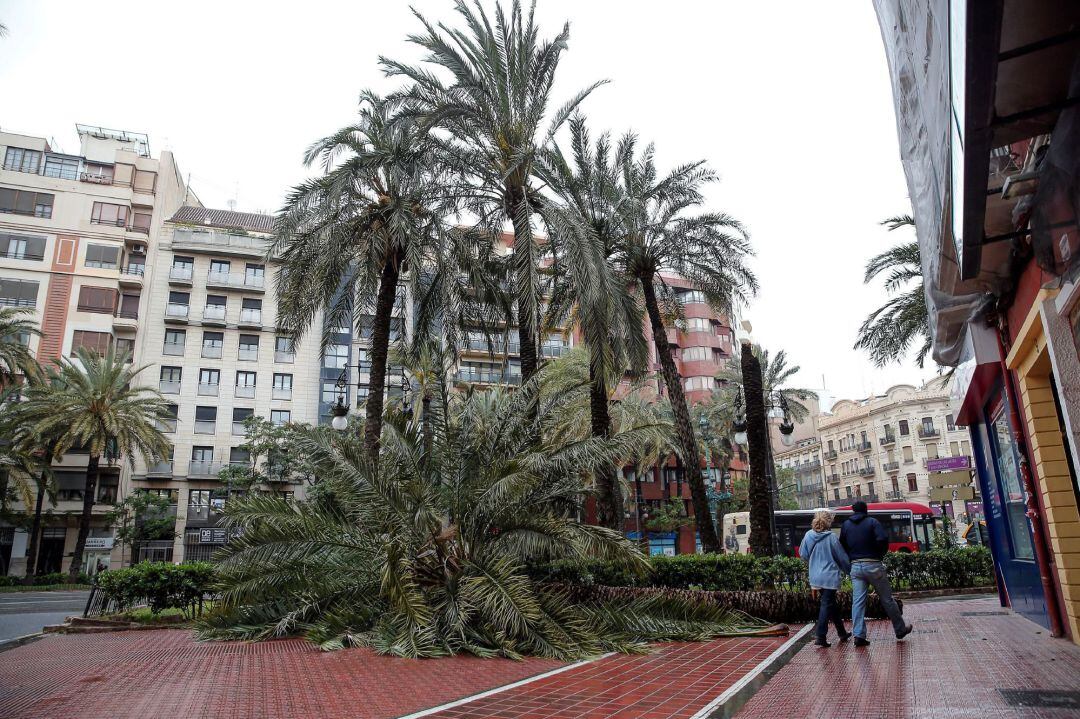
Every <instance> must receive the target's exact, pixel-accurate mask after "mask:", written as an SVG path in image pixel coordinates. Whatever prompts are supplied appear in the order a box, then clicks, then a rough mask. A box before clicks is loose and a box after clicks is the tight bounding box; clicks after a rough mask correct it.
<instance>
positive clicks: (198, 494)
mask: <svg viewBox="0 0 1080 719" xmlns="http://www.w3.org/2000/svg"><path fill="white" fill-rule="evenodd" d="M212 491H213V490H210V489H192V490H189V491H188V506H189V507H196V508H198V509H203V508H205V507H209V506H210V493H211V492H212ZM188 514H192V512H191V510H188Z"/></svg>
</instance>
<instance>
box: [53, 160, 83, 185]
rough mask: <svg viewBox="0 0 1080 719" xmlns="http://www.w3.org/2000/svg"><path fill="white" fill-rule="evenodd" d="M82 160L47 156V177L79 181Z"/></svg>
mask: <svg viewBox="0 0 1080 719" xmlns="http://www.w3.org/2000/svg"><path fill="white" fill-rule="evenodd" d="M80 162H81V160H80V158H78V157H72V156H71V155H46V156H45V173H44V174H45V177H58V178H60V179H61V180H77V179H79V164H80Z"/></svg>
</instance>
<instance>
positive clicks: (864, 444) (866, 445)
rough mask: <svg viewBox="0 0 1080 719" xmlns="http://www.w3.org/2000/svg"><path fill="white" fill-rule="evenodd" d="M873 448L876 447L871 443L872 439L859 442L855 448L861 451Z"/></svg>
mask: <svg viewBox="0 0 1080 719" xmlns="http://www.w3.org/2000/svg"><path fill="white" fill-rule="evenodd" d="M873 448H874V445H873V444H871V443H870V440H865V441H863V442H859V443H858V444H857V445H856V446H855V449H857V450H859V451H860V452H869V451H870V450H871V449H873Z"/></svg>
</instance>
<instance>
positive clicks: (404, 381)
mask: <svg viewBox="0 0 1080 719" xmlns="http://www.w3.org/2000/svg"><path fill="white" fill-rule="evenodd" d="M351 369H356V370H357V371H359V370H360V369H361V365H359V364H347V365H344V366H342V368H341V374H339V375H338V378H337V382H335V383H334V390H335V391H336V392H337V401H336V402H334V404H333V406H331V407H330V415H331V417H332V419H331V420H330V426H331V427H333V428H334V429H336V430H337V431H338V432H344V431H345V430H347V429H348V428H349V407H348V405H346V404H345V389H346V388H347V387H348V386H349V370H351ZM411 392H412V384H410V382H409V378H408V377H406V376H405V375H404V373H403V374H402V375H401V393H402V395H403V397H404V398H405V401H404V404H403V409H404V410H405V412H408V411H409V402H408V397H409V394H410V393H411Z"/></svg>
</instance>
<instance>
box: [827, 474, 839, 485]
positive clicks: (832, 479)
mask: <svg viewBox="0 0 1080 719" xmlns="http://www.w3.org/2000/svg"><path fill="white" fill-rule="evenodd" d="M825 480H826V481H827V482H829V484H838V483H839V482H840V475H839V474H827V475H825Z"/></svg>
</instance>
